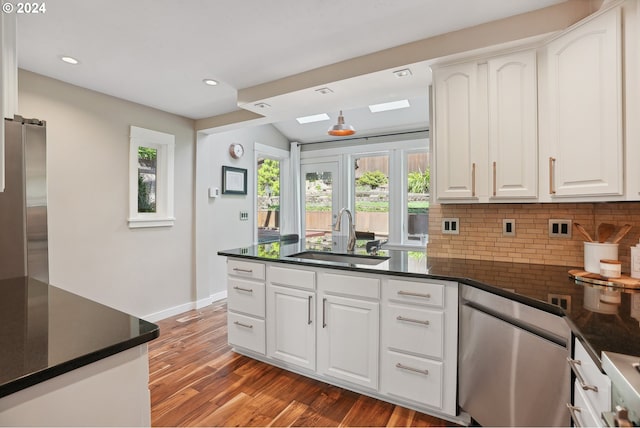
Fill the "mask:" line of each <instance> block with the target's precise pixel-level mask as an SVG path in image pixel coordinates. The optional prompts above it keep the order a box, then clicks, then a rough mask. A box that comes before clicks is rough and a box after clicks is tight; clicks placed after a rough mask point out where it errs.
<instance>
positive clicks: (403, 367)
mask: <svg viewBox="0 0 640 428" xmlns="http://www.w3.org/2000/svg"><path fill="white" fill-rule="evenodd" d="M396 367H397V368H399V369H402V370H409V371H410V372H416V373H420V374H423V375H425V376H427V375H428V374H429V370H427V369H424V370H422V369H416V368H414V367H409V366H405V365H404V364H401V363H396Z"/></svg>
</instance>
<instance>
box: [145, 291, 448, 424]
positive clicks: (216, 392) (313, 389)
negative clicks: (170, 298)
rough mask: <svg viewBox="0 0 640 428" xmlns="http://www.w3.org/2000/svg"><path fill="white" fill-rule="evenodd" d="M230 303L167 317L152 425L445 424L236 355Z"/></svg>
mask: <svg viewBox="0 0 640 428" xmlns="http://www.w3.org/2000/svg"><path fill="white" fill-rule="evenodd" d="M226 310H227V307H226V304H225V303H224V302H223V303H216V304H214V305H211V306H207V307H206V308H203V309H200V310H193V311H189V312H186V313H184V314H180V315H178V316H175V317H172V318H168V319H166V320H163V321H160V322H158V323H157V324H158V325H159V326H160V337H159V338H158V339H156V340H154V341H153V342H151V343H150V344H149V370H150V379H149V385H150V386H149V388H150V390H151V423H152V425H153V426H323V427H337V426H368V427H384V426H388V427H406V426H446V425H450V426H451V425H452V424H450V423H447V422H446V421H443V420H440V419H437V418H434V417H431V416H428V415H425V414H422V413H418V412H415V411H413V410H409V409H406V408H402V407H399V406H394V405H393V404H389V403H385V402H382V401H379V400H375V399H373V398H369V397H365V396H362V395H360V394H356V393H354V392H350V391H347V390H344V389H341V388H338V387H335V386H331V385H328V384H326V383H323V382H318V381H315V380H312V379H307V378H305V377H303V376H299V375H297V374H294V373H290V372H288V371H286V370H282V369H279V368H276V367H273V366H271V365H268V364H264V363H261V362H258V361H255V360H253V359H251V358H247V357H244V356H242V355H239V354H236V353H234V352H233V351H232V350H231V348H229V346H228V345H227V327H226Z"/></svg>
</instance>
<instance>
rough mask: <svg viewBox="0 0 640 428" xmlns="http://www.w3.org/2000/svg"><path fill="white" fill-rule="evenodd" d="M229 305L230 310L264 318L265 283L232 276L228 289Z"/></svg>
mask: <svg viewBox="0 0 640 428" xmlns="http://www.w3.org/2000/svg"><path fill="white" fill-rule="evenodd" d="M227 307H228V308H229V310H230V311H236V312H244V313H246V314H249V315H254V316H256V317H261V318H264V310H265V286H264V283H263V282H257V281H247V280H244V279H239V278H233V277H230V278H229V285H228V290H227Z"/></svg>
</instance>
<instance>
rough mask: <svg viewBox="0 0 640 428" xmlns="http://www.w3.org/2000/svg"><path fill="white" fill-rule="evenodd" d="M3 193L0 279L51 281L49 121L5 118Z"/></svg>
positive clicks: (0, 217) (0, 233)
mask: <svg viewBox="0 0 640 428" xmlns="http://www.w3.org/2000/svg"><path fill="white" fill-rule="evenodd" d="M4 125H5V184H6V185H5V190H4V192H0V280H3V279H9V278H19V277H32V278H36V279H38V280H40V281H42V282H45V283H48V282H49V248H48V247H49V244H48V231H47V149H46V123H45V122H44V121H41V120H38V119H24V118H22V117H21V116H15V117H14V118H13V119H4Z"/></svg>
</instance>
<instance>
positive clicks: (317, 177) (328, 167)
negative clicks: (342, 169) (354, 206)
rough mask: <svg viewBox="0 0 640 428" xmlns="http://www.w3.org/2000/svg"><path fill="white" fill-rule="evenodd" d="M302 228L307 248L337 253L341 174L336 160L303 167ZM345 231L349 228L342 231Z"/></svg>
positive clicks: (301, 177)
mask: <svg viewBox="0 0 640 428" xmlns="http://www.w3.org/2000/svg"><path fill="white" fill-rule="evenodd" d="M300 180H301V183H300V193H301V198H300V199H301V210H300V211H301V226H302V231H303V234H304V238H305V239H306V240H307V244H308V245H307V246H308V247H309V244H311V247H312V248H317V249H318V250H320V249H330V250H333V249H335V248H334V247H335V246H336V243H335V242H336V239H334V233H339V234H340V235H342V231H341V232H333V227H332V226H333V224H334V223H335V222H336V218H337V216H338V211H339V209H340V201H341V192H340V188H341V185H340V181H341V180H340V174H339V162H338V161H337V160H332V161H326V162H313V163H303V164H302V165H301V166H300ZM342 229H343V230H346V227H343V228H342Z"/></svg>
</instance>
